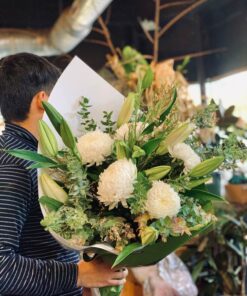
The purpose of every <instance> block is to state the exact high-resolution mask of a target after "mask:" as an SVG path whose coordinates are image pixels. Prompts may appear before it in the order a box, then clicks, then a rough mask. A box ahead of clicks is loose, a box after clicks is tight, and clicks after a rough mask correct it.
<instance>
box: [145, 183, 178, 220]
mask: <svg viewBox="0 0 247 296" xmlns="http://www.w3.org/2000/svg"><path fill="white" fill-rule="evenodd" d="M180 207H181V205H180V197H179V195H178V194H177V192H176V191H174V189H173V188H172V187H171V186H170V185H169V184H167V183H164V182H162V181H154V182H153V185H152V188H151V189H149V190H148V192H147V201H146V211H147V212H148V214H149V215H150V217H151V218H155V219H160V218H166V217H174V216H176V215H177V214H178V212H179V210H180Z"/></svg>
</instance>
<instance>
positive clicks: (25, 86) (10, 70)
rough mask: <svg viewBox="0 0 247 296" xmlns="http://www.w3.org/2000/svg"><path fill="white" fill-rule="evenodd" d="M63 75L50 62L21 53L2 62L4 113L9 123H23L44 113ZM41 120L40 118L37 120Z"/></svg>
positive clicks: (1, 106)
mask: <svg viewBox="0 0 247 296" xmlns="http://www.w3.org/2000/svg"><path fill="white" fill-rule="evenodd" d="M59 76H60V71H59V69H58V68H56V67H55V66H54V65H53V64H51V63H50V62H48V61H47V60H46V59H44V58H42V57H39V56H36V55H33V54H30V53H20V54H16V55H11V56H8V57H5V58H3V59H2V60H1V61H0V110H1V113H2V116H3V118H4V119H5V121H7V122H17V123H18V122H23V121H25V120H26V119H28V118H29V116H30V114H31V112H39V111H40V112H42V100H46V99H47V98H48V95H49V94H50V92H51V90H52V88H53V86H54V85H55V83H56V81H57V79H58V78H59ZM37 117H38V116H37Z"/></svg>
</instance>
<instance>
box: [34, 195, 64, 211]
mask: <svg viewBox="0 0 247 296" xmlns="http://www.w3.org/2000/svg"><path fill="white" fill-rule="evenodd" d="M39 202H40V203H41V204H42V205H44V206H46V207H47V208H48V209H49V210H51V211H55V212H56V211H58V210H59V208H61V206H62V205H63V203H62V202H60V201H58V200H56V199H54V198H51V197H48V196H42V197H40V198H39Z"/></svg>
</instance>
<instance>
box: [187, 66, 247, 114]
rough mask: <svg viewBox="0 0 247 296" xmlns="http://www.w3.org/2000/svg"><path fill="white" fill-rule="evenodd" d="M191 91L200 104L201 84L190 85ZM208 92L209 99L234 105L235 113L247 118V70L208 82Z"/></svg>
mask: <svg viewBox="0 0 247 296" xmlns="http://www.w3.org/2000/svg"><path fill="white" fill-rule="evenodd" d="M189 93H190V95H191V97H192V99H193V101H194V102H195V104H196V105H198V102H200V88H199V84H192V85H190V87H189ZM206 93H207V97H208V99H214V100H215V102H216V103H219V101H221V103H222V105H223V106H224V108H228V107H230V106H231V105H234V106H235V111H234V115H236V116H240V117H242V118H243V119H245V120H246V119H247V71H244V72H240V73H237V74H234V75H230V76H228V77H225V78H222V79H219V80H216V81H212V82H207V83H206ZM198 98H199V99H198Z"/></svg>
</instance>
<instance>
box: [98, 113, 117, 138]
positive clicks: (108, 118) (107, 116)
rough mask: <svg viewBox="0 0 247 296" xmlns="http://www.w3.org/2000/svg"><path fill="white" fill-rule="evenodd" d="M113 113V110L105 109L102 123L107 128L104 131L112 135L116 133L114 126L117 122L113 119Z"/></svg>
mask: <svg viewBox="0 0 247 296" xmlns="http://www.w3.org/2000/svg"><path fill="white" fill-rule="evenodd" d="M112 114H113V111H111V112H106V111H103V119H102V120H101V123H102V125H103V126H104V128H105V130H104V132H105V133H108V134H110V135H113V134H114V132H115V131H114V126H115V124H116V122H115V121H112Z"/></svg>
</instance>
